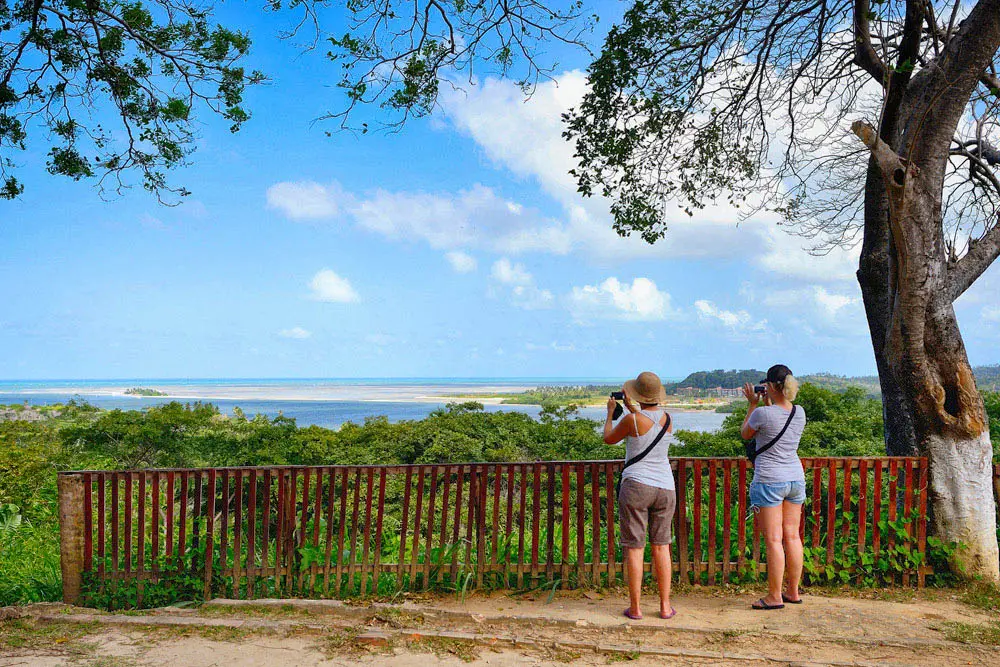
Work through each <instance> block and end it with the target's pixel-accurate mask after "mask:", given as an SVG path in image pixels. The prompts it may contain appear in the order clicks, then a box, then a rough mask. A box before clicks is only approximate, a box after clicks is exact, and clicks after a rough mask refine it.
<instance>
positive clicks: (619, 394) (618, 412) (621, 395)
mask: <svg viewBox="0 0 1000 667" xmlns="http://www.w3.org/2000/svg"><path fill="white" fill-rule="evenodd" d="M611 398H613V399H615V400H616V401H624V400H625V392H624V391H613V392H611ZM624 412H625V408H623V407H622V404H621V403H619V404H618V405H616V406H615V411H614V412H612V413H611V418H612V419H618V418H619V417H621V416H622V413H624Z"/></svg>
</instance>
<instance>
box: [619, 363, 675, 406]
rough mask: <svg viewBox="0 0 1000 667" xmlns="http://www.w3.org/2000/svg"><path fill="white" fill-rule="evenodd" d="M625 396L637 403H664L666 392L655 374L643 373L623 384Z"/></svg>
mask: <svg viewBox="0 0 1000 667" xmlns="http://www.w3.org/2000/svg"><path fill="white" fill-rule="evenodd" d="M625 394H626V395H627V396H628V397H629V398H630V399H632V400H633V401H636V402H637V403H655V404H660V403H666V402H667V392H666V390H665V389H664V388H663V383H662V382H660V376H659V375H657V374H656V373H650V372H649V371H645V372H643V373H639V377H637V378H636V379H634V380H627V381H626V382H625Z"/></svg>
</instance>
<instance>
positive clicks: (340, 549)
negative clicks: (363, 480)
mask: <svg viewBox="0 0 1000 667" xmlns="http://www.w3.org/2000/svg"><path fill="white" fill-rule="evenodd" d="M341 472H342V474H341V478H340V511H339V512H338V516H339V517H340V520H339V522H338V524H337V581H336V587H335V588H334V591H336V594H337V596H338V597H339V596H340V595H341V593H342V592H343V590H344V534H345V533H346V531H347V487H348V481H347V480H348V477H349V475H350V470H349V469H348V468H344V469H343V470H342V471H341ZM405 526H406V524H405V523H404V524H403V525H402V526H400V531H402V530H404V528H405ZM403 542H405V536H404V535H401V537H400V543H401V544H402V543H403ZM402 562H403V561H402V554H400V563H402ZM402 571H403V568H402V565H400V567H399V570H397V572H398V573H400V574H401V573H402Z"/></svg>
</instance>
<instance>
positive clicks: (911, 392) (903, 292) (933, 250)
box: [854, 107, 1000, 581]
mask: <svg viewBox="0 0 1000 667" xmlns="http://www.w3.org/2000/svg"><path fill="white" fill-rule="evenodd" d="M912 108H913V107H911V109H912ZM910 117H911V118H912V117H919V116H918V115H917V114H913V115H911V116H910ZM854 131H855V132H856V133H857V134H858V136H859V137H860V138H861V139H862V141H863V142H864V143H865V144H866V145H867V146H868V147H869V148H870V149H871V150H872V158H873V160H874V161H875V162H876V163H877V168H878V170H879V172H880V179H879V180H881V181H882V190H881V192H882V193H884V194H880V193H879V192H878V190H877V189H876V188H875V187H872V189H870V190H868V191H866V200H867V199H868V198H878V201H875V202H869V203H870V204H871V207H870V208H869V207H866V215H867V214H868V213H870V212H871V213H875V214H878V213H880V212H882V211H884V214H885V218H886V220H887V221H888V229H889V233H890V236H891V239H890V243H889V244H888V245H887V246H885V247H886V248H887V250H886V252H887V254H888V256H889V262H890V263H889V270H888V271H886V272H884V273H874V275H873V276H871V284H869V285H868V287H867V290H868V294H869V296H870V297H871V301H872V304H873V305H874V306H876V307H882V308H883V309H874V310H876V312H875V313H874V314H875V315H876V317H875V318H874V319H875V320H876V323H877V324H881V325H882V326H883V329H882V331H881V332H879V334H876V332H875V330H874V329H873V331H872V337H873V341H875V342H876V350H878V349H879V348H878V343H879V342H883V341H884V347H883V348H881V350H882V352H884V361H885V363H886V364H887V366H888V370H889V372H890V373H891V377H892V380H893V381H894V382H895V383H896V384H897V385H898V387H899V389H900V390H901V393H902V394H903V395H904V399H905V403H906V404H907V408H904V409H907V411H908V413H909V414H911V415H912V418H913V419H912V423H913V428H914V437H915V443H916V447H917V450H918V451H919V452H921V453H923V454H926V455H927V457H928V459H929V463H930V480H931V481H930V504H931V510H932V513H933V516H934V523H933V528H934V530H935V532H936V534H937V535H938V537H940V538H942V539H944V540H946V541H956V542H960V543H961V544H962V548H961V549H960V550H959V551H957V552H956V554H955V561H954V563H953V567H954V569H955V571H956V572H958V573H959V574H963V575H965V576H970V577H971V576H981V577H983V578H985V579H988V580H992V581H997V580H1000V552H998V547H997V537H996V514H995V511H994V504H993V503H994V501H993V489H992V481H993V475H992V466H991V462H992V456H993V448H992V446H991V444H990V439H989V428H988V421H987V419H986V410H985V406H984V405H983V400H982V397H981V396H980V394H979V392H978V390H977V389H976V383H975V378H974V377H973V374H972V368H971V367H970V365H969V360H968V355H967V354H966V351H965V344H964V343H963V341H962V336H961V333H960V332H959V329H958V322H957V320H956V318H955V311H954V308H953V306H952V299H953V290H952V289H951V285H950V284H949V278H950V276H949V264H948V258H947V253H946V249H945V243H944V235H943V226H942V219H941V216H942V207H941V194H942V190H943V187H942V186H943V164H944V162H945V160H946V159H947V157H946V156H947V142H945V143H944V156H945V157H944V158H943V159H939V156H938V155H937V154H936V153H935V147H934V146H930V147H928V144H926V143H924V144H922V145H920V146H919V147H918V148H917V149H915V150H910V151H903V154H909V155H914V156H916V157H917V158H918V159H919V158H921V157H922V158H923V159H921V160H920V161H919V162H918V161H917V160H914V161H913V162H911V161H909V160H906V159H904V158H902V157H900V155H899V154H898V153H897V152H896V150H894V149H893V148H892V147H890V146H889V145H888V144H887V143H886V142H885V141H883V140H882V139H881V138H880V137H879V136H878V135H877V134H876V132H875V130H874V128H872V127H871V126H869V125H866V124H864V123H855V125H854ZM905 136H906V135H905V134H904V137H905ZM903 143H904V145H905V138H904V141H903ZM938 152H940V149H938ZM869 185H876V184H875V183H872V178H871V174H869ZM882 197H884V198H885V200H886V202H885V203H886V204H887V206H885V207H883V206H882ZM867 222H868V221H867V220H866V223H867ZM874 222H875V223H876V225H874V226H876V227H877V222H878V220H875V221H874ZM868 231H870V230H869V229H868V227H867V225H866V234H867V232H868ZM876 231H877V230H876ZM868 241H869V239H867V238H866V243H868ZM878 241H879V239H877V238H873V239H872V243H873V244H877V243H878ZM872 255H873V256H876V257H877V253H872ZM869 261H871V258H869ZM861 268H862V271H860V272H859V274H861V275H862V276H863V278H862V283H865V279H866V278H867V274H865V273H864V271H863V269H865V264H864V263H863V264H862V267H861ZM883 289H884V290H885V291H886V292H887V294H888V308H887V310H885V309H884V307H885V305H886V302H885V301H879V300H877V299H875V298H874V297H875V296H880V295H881V292H882V290H883ZM867 305H868V299H867V298H866V306H867ZM882 313H885V314H887V320H885V319H882V318H881V317H879V316H880V315H881V314H882ZM870 319H872V318H871V316H870ZM882 332H884V337H882V336H881V335H880V334H882ZM880 371H881V368H880Z"/></svg>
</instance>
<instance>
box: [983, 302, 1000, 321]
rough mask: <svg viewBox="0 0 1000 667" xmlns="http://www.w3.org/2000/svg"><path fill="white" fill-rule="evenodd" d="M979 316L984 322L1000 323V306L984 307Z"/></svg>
mask: <svg viewBox="0 0 1000 667" xmlns="http://www.w3.org/2000/svg"><path fill="white" fill-rule="evenodd" d="M980 314H981V316H982V318H983V321H984V322H989V323H992V324H997V323H1000V306H986V307H985V308H983V310H982V312H981V313H980Z"/></svg>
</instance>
